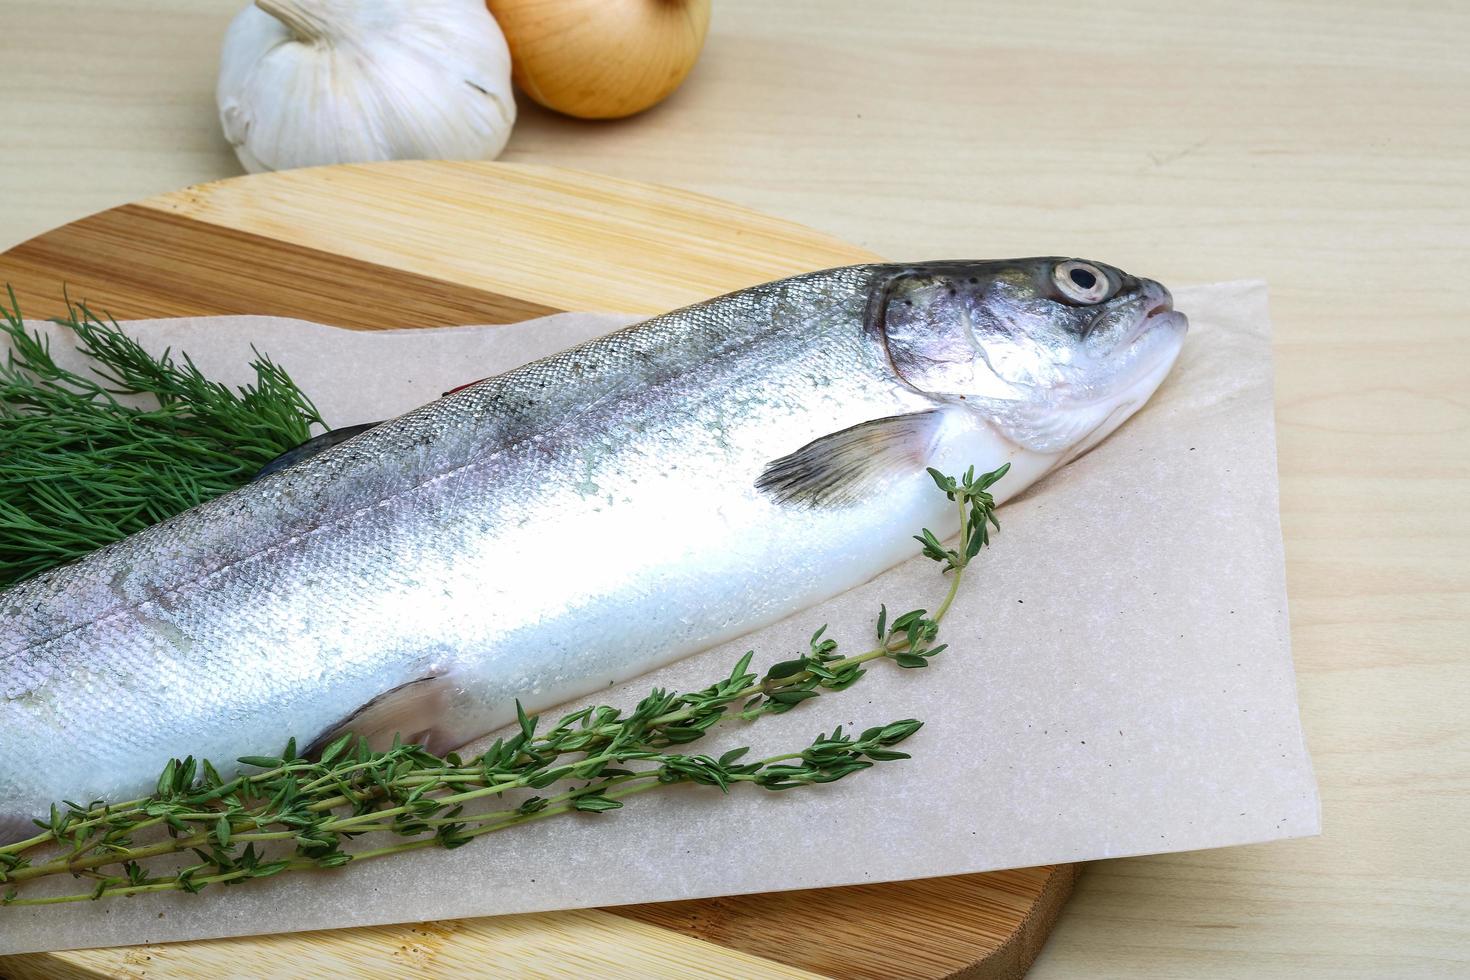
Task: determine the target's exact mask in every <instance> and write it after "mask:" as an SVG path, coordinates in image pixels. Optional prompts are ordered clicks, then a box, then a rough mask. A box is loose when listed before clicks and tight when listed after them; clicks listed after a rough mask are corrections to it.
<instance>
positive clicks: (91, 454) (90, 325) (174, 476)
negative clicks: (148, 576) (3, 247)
mask: <svg viewBox="0 0 1470 980" xmlns="http://www.w3.org/2000/svg"><path fill="white" fill-rule="evenodd" d="M9 295H10V304H9V306H6V304H5V303H3V302H0V341H3V342H8V346H9V348H10V350H9V352H8V354H7V356H6V357H5V359H4V361H3V363H0V589H3V588H6V587H8V586H10V585H13V584H15V583H16V582H19V581H22V580H23V579H26V578H29V577H31V576H33V575H37V574H39V573H41V572H44V571H46V570H47V569H48V568H52V567H54V566H56V565H61V564H64V563H66V562H68V561H71V560H73V559H75V558H79V557H81V556H82V555H85V554H88V553H90V552H92V551H95V550H96V549H98V548H100V547H102V546H103V545H106V544H111V543H112V542H114V541H117V540H120V539H122V538H124V537H127V536H128V535H129V534H132V533H134V532H136V531H140V530H142V529H143V528H145V527H147V526H149V525H150V524H156V523H158V522H159V521H162V520H164V519H166V518H169V517H172V516H173V515H175V514H178V513H181V512H183V511H185V510H188V509H189V508H190V507H194V506H197V505H198V504H201V503H203V502H204V501H206V500H210V499H212V498H214V497H217V496H219V495H221V494H223V493H226V492H228V491H230V490H233V489H235V488H236V487H239V486H241V485H243V484H244V483H246V482H248V481H249V480H250V478H251V477H252V476H254V475H255V473H256V472H257V471H258V470H259V469H260V468H261V467H262V466H264V465H265V464H266V463H268V462H269V461H270V460H272V459H274V458H275V457H276V456H278V455H279V454H281V453H283V452H285V451H286V450H288V449H293V448H295V447H296V446H298V445H300V444H301V443H303V442H305V441H306V440H307V439H309V438H310V437H311V427H312V426H313V425H319V424H321V422H322V420H321V417H320V415H319V414H318V412H317V410H316V407H315V406H314V405H313V404H312V402H311V399H309V398H307V397H306V395H305V394H303V393H302V392H301V390H300V389H299V388H297V387H296V384H295V383H294V382H293V381H292V380H291V378H290V376H289V375H288V374H287V373H286V371H285V370H284V369H283V368H282V367H281V366H280V365H278V364H276V363H275V362H274V361H272V360H271V359H270V358H269V357H266V356H264V355H259V354H258V355H257V356H256V358H255V359H254V360H253V361H252V362H251V364H250V366H251V368H252V369H253V370H254V372H255V381H254V383H253V384H249V385H244V386H242V387H239V388H230V387H229V386H228V385H224V384H221V383H219V382H217V381H211V380H210V379H208V378H207V377H205V375H204V374H203V373H202V372H200V370H199V369H198V368H197V367H196V366H195V365H194V362H193V361H191V360H190V359H189V357H188V356H187V355H180V358H179V359H178V360H176V359H175V358H174V356H173V355H172V353H170V352H168V351H165V352H164V353H163V354H162V355H160V356H157V357H155V356H154V355H152V354H149V353H148V352H147V351H146V350H144V349H143V348H142V346H141V345H139V344H138V343H137V341H135V340H133V339H132V338H131V337H129V336H127V335H126V334H124V333H123V332H122V330H121V329H120V328H119V327H118V325H117V323H116V321H113V320H111V319H110V318H108V319H104V318H103V317H101V316H98V315H97V314H94V313H93V312H92V311H91V310H90V309H88V308H87V306H86V305H85V304H76V305H73V304H71V303H70V302H68V304H67V315H66V316H65V317H63V318H60V319H58V320H56V321H54V322H56V323H59V324H61V325H63V326H65V327H67V328H68V329H69V330H70V331H71V332H72V334H73V335H75V337H76V343H77V349H78V350H79V351H80V352H81V353H82V354H83V355H85V356H86V357H87V358H88V359H89V361H90V362H91V370H92V373H93V375H94V376H91V377H89V376H85V375H81V374H77V373H75V372H73V371H69V370H67V369H66V368H64V367H62V366H61V365H59V364H58V363H57V362H56V360H55V359H54V358H53V357H52V355H51V350H50V347H49V344H48V343H47V340H46V337H45V336H44V335H43V334H42V333H40V332H39V331H31V330H28V329H26V326H25V323H24V322H23V320H22V319H21V313H20V305H19V304H18V303H17V301H16V298H15V291H14V290H10V292H9ZM129 396H133V397H131V398H130V397H129ZM136 396H142V400H143V401H144V402H146V404H144V405H142V406H138V405H136V404H132V403H131V402H134V401H137V400H138V399H137V397H136Z"/></svg>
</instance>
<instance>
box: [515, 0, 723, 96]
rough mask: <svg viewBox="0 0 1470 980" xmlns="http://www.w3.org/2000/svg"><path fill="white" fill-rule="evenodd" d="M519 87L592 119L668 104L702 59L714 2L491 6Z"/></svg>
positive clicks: (524, 0) (624, 0)
mask: <svg viewBox="0 0 1470 980" xmlns="http://www.w3.org/2000/svg"><path fill="white" fill-rule="evenodd" d="M487 2H488V4H489V6H490V12H491V13H493V14H494V15H495V20H496V21H497V22H498V23H499V24H500V28H501V30H503V31H505V39H506V40H507V41H508V42H510V51H511V55H512V57H513V60H514V64H513V66H512V67H513V70H514V73H515V80H516V84H517V85H519V86H520V87H521V90H522V91H523V92H525V93H526V94H527V95H529V96H530V97H531V98H533V99H535V100H536V101H537V102H539V103H541V104H542V105H544V106H546V107H547V108H548V109H555V110H556V111H558V112H564V113H566V114H567V115H569V116H580V117H582V118H584V119H613V118H617V117H619V116H631V115H632V114H633V113H635V112H642V111H643V110H644V109H647V108H648V107H649V106H652V105H655V104H656V103H658V102H660V101H662V100H663V99H665V98H666V97H667V96H668V95H669V94H670V93H671V92H673V91H674V89H676V88H678V87H679V85H680V84H681V83H682V82H683V81H684V76H686V75H688V74H689V69H691V68H693V67H694V62H695V61H697V60H698V59H699V52H700V50H701V49H702V48H703V47H704V37H705V34H706V33H707V32H708V31H709V16H710V0H487Z"/></svg>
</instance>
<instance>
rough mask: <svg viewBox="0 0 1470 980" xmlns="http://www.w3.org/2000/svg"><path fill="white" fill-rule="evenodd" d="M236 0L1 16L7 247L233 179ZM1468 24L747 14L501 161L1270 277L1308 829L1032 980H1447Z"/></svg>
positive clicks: (157, 0)
mask: <svg viewBox="0 0 1470 980" xmlns="http://www.w3.org/2000/svg"><path fill="white" fill-rule="evenodd" d="M244 2H245V0H88V2H86V3H82V2H81V0H5V2H4V3H3V5H0V10H3V14H4V16H3V20H0V52H3V55H4V56H3V57H0V132H4V133H5V134H6V143H5V152H4V153H3V154H0V202H3V207H0V246H3V245H9V244H13V243H16V242H19V241H21V240H22V239H25V238H28V237H30V236H32V235H36V234H39V233H40V232H42V231H45V230H46V229H48V228H53V227H55V226H57V225H61V224H63V223H65V222H67V221H71V220H74V219H77V218H80V217H82V216H84V215H87V214H89V213H92V212H94V211H97V210H99V209H102V208H106V207H111V206H114V205H119V204H125V203H127V202H129V201H134V200H137V199H139V198H142V197H146V196H148V195H150V194H156V193H160V192H163V191H168V190H172V189H174V188H177V187H181V186H184V185H186V184H190V183H194V182H197V181H203V180H211V179H214V178H218V177H224V176H228V175H230V174H236V173H239V167H238V164H237V163H236V162H235V159H234V156H233V154H232V153H231V152H230V149H229V147H228V146H227V145H226V144H225V142H224V139H223V137H222V136H221V135H220V132H219V125H218V121H217V118H216V110H215V108H214V97H213V88H214V79H215V73H216V71H217V69H218V50H219V48H218V46H219V39H220V37H221V34H222V32H223V30H224V26H225V24H226V23H227V22H228V20H229V18H230V17H231V16H232V15H233V14H234V13H235V12H236V10H237V9H239V8H240V7H241V6H243V5H244ZM1467 50H1470V5H1467V4H1466V3H1464V2H1463V0H1354V2H1349V3H1340V2H1339V3H1329V2H1326V0H1201V2H1196V3H1188V4H1181V3H1171V2H1168V0H1112V2H1109V3H1097V2H1095V0H1055V2H1051V3H1048V4H1046V5H1045V6H1044V7H1038V6H1036V5H1029V4H999V3H958V2H952V0H916V2H913V3H907V4H903V5H895V4H889V3H852V2H842V0H806V2H803V3H799V4H794V3H782V2H779V0H741V2H738V3H721V4H717V5H716V7H715V11H714V18H713V21H712V23H711V27H710V35H709V40H708V42H707V45H706V48H705V52H704V55H703V57H702V58H701V60H700V62H699V64H698V65H697V66H696V67H695V69H694V72H693V73H692V74H691V75H690V77H689V79H688V81H687V82H686V83H685V85H684V87H683V88H682V89H681V90H680V91H679V92H677V93H676V94H675V95H674V97H673V98H672V99H670V100H669V101H668V102H667V103H665V104H664V105H662V106H659V107H658V108H656V109H655V110H653V111H652V112H649V113H646V114H644V115H642V116H637V117H634V118H632V119H628V120H625V121H623V122H619V123H616V124H589V123H579V122H576V121H573V120H568V119H562V118H559V117H556V116H553V115H551V114H549V113H546V112H543V111H541V110H539V109H537V108H536V107H534V106H531V105H529V104H526V102H525V101H524V100H523V101H522V106H521V118H520V120H519V121H518V122H517V124H516V129H515V132H514V133H513V134H512V137H511V141H510V144H509V146H508V147H507V149H506V153H505V156H504V159H507V160H513V161H530V162H537V163H552V164H559V165H562V166H569V167H576V168H580V169H583V170H593V171H597V172H600V173H608V174H613V175H615V176H620V177H627V178H634V179H640V180H647V181H652V182H655V183H658V184H664V185H672V186H675V187H679V188H683V189H686V190H694V191H702V192H705V193H708V194H712V195H715V196H718V197H721V198H726V199H730V200H733V201H735V202H737V203H740V204H744V205H746V206H749V207H753V208H757V209H759V210H761V211H763V212H765V213H768V214H776V215H780V216H782V217H785V218H789V219H793V220H796V221H800V222H803V223H805V224H807V225H810V226H812V227H815V228H820V229H822V230H824V231H827V232H830V233H833V234H836V235H838V236H840V237H841V238H843V239H844V240H846V241H849V242H854V243H857V244H858V245H861V246H863V247H865V248H869V249H872V250H874V251H877V252H880V253H882V254H884V255H888V256H893V257H895V258H904V259H910V258H912V259H920V258H938V257H942V256H949V255H988V256H1005V255H1035V254H1053V253H1057V252H1067V253H1071V254H1084V255H1090V256H1093V257H1096V258H1099V259H1104V260H1107V261H1110V262H1114V263H1116V264H1119V265H1121V266H1123V267H1125V268H1128V269H1136V270H1138V271H1139V272H1140V273H1144V274H1147V275H1151V276H1155V277H1157V278H1159V279H1162V280H1164V281H1166V282H1171V283H1172V282H1180V283H1187V282H1209V281H1217V280H1221V279H1232V278H1247V277H1254V276H1261V277H1264V278H1266V279H1268V280H1269V281H1270V283H1271V286H1272V304H1273V314H1274V317H1275V321H1276V338H1277V343H1276V364H1277V422H1278V428H1279V433H1278V434H1279V446H1280V467H1281V483H1282V487H1281V489H1282V498H1281V499H1282V518H1283V523H1284V527H1285V533H1286V550H1287V577H1288V590H1289V593H1290V596H1291V615H1292V641H1293V647H1294V651H1295V657H1296V662H1297V668H1298V679H1299V683H1300V696H1301V702H1302V711H1303V722H1304V725H1305V728H1306V732H1307V738H1308V742H1309V744H1310V746H1311V749H1312V752H1313V756H1314V762H1315V765H1316V769H1317V773H1318V777H1319V779H1320V782H1321V789H1322V802H1323V819H1324V824H1325V830H1324V834H1323V836H1322V837H1321V838H1319V839H1317V840H1310V841H1292V842H1285V843H1277V844H1267V845H1261V846H1257V847H1248V848H1231V849H1228V850H1221V851H1209V852H1201V853H1195V854H1172V855H1165V856H1160V857H1148V858H1130V859H1126V860H1118V861H1107V862H1100V863H1097V864H1093V865H1090V866H1089V867H1088V869H1087V871H1086V873H1085V874H1084V875H1083V876H1082V878H1081V880H1080V881H1079V884H1078V887H1077V891H1076V894H1075V895H1074V896H1073V898H1072V900H1071V901H1070V902H1069V903H1068V905H1067V908H1066V910H1065V912H1064V913H1063V915H1062V917H1061V920H1060V921H1059V923H1058V925H1057V928H1056V930H1055V931H1054V932H1053V934H1052V938H1051V940H1050V941H1049V943H1048V944H1047V947H1046V949H1045V951H1044V952H1043V954H1042V956H1041V957H1040V958H1039V960H1038V961H1037V963H1036V964H1035V966H1034V967H1033V969H1032V974H1033V975H1034V976H1036V977H1040V978H1043V980H1050V978H1076V977H1087V978H1092V977H1119V978H1124V977H1126V978H1170V980H1172V978H1176V977H1181V976H1189V977H1198V978H1238V977H1265V978H1272V977H1283V978H1290V980H1310V978H1327V977H1332V978H1338V977H1363V978H1375V980H1376V978H1380V977H1430V976H1456V975H1458V976H1464V975H1466V974H1467V972H1470V847H1466V846H1465V828H1466V826H1470V640H1467V637H1470V585H1467V583H1470V557H1467V556H1470V516H1467V515H1470V511H1467V510H1466V509H1465V507H1464V506H1463V504H1462V501H1463V500H1464V499H1465V497H1466V496H1467V495H1470V399H1467V395H1466V392H1467V390H1470V330H1467V326H1466V323H1467V320H1466V313H1465V309H1466V299H1465V290H1464V282H1465V278H1466V277H1465V270H1466V268H1470V102H1467V99H1466V93H1467V92H1470V58H1467V57H1466V51H1467Z"/></svg>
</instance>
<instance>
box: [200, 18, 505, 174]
mask: <svg viewBox="0 0 1470 980" xmlns="http://www.w3.org/2000/svg"><path fill="white" fill-rule="evenodd" d="M215 97H216V100H217V102H218V103H219V114H220V123H221V125H222V126H223V127H224V131H225V137H226V138H227V139H228V140H229V141H230V143H231V145H233V146H234V148H235V154H236V155H237V156H238V157H239V158H240V163H241V164H243V165H244V167H245V169H246V170H248V171H250V172H251V173H258V172H260V171H262V170H285V169H288V168H291V167H313V166H318V165H321V164H329V163H365V162H369V161H375V160H423V159H432V160H489V159H493V158H494V157H496V156H498V155H499V153H500V151H501V150H502V149H504V147H505V141H506V140H507V139H508V138H509V136H510V130H511V126H512V125H513V124H514V123H515V116H516V107H515V98H514V96H513V95H512V94H511V84H510V50H509V49H508V48H507V47H506V43H505V36H504V35H503V34H501V32H500V28H499V27H498V26H497V25H496V23H495V19H494V18H493V17H492V16H491V15H490V13H489V12H488V11H487V10H486V8H485V4H484V2H483V0H257V3H256V4H255V5H254V6H251V7H247V8H245V9H244V10H242V11H240V13H239V14H238V15H237V16H236V17H235V19H234V20H233V21H232V22H231V23H230V27H229V29H228V30H227V31H226V32H225V41H224V50H223V53H222V56H221V59H220V73H219V84H218V86H217V87H216V89H215Z"/></svg>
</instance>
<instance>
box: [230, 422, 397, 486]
mask: <svg viewBox="0 0 1470 980" xmlns="http://www.w3.org/2000/svg"><path fill="white" fill-rule="evenodd" d="M380 424H381V423H379V422H363V423H361V424H360V425H344V426H342V428H340V429H332V430H331V431H330V432H323V433H322V434H321V435H319V436H314V437H312V438H310V439H308V440H306V441H305V442H303V443H302V444H301V445H299V446H297V447H296V448H295V449H288V450H286V451H285V452H283V453H281V455H279V456H277V457H276V458H275V459H273V460H271V461H270V462H269V463H266V464H265V465H264V466H262V467H261V468H260V472H259V473H256V474H255V475H254V476H253V477H251V478H250V479H251V480H252V481H255V480H259V479H260V478H261V477H263V476H270V475H271V474H272V473H274V472H276V471H277V470H284V469H285V468H286V467H288V466H294V465H295V464H297V463H299V462H301V461H302V460H303V459H311V457H313V456H315V455H317V454H318V453H322V452H325V451H327V450H328V449H331V448H332V447H333V446H336V445H340V444H341V443H344V442H346V441H347V440H348V439H351V438H352V437H353V436H355V435H358V434H360V433H363V432H366V431H367V430H368V429H371V428H372V427H373V426H375V425H380Z"/></svg>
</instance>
